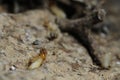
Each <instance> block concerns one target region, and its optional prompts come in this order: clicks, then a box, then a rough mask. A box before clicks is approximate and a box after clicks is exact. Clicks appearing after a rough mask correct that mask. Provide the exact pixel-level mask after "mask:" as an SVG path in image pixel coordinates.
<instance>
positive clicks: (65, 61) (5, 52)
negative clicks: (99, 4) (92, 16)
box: [0, 10, 120, 80]
mask: <svg viewBox="0 0 120 80" xmlns="http://www.w3.org/2000/svg"><path fill="white" fill-rule="evenodd" d="M111 17H112V16H110V17H109V19H111ZM46 21H48V22H49V23H50V25H51V26H50V27H49V28H48V27H46V26H45V23H46ZM51 29H52V31H56V32H57V38H56V39H53V40H51V41H50V40H48V37H49V36H50V32H51ZM111 34H112V35H116V34H113V33H111ZM93 35H94V36H93V37H94V39H95V40H96V43H97V44H99V47H100V50H101V51H103V52H104V53H106V54H107V53H111V54H112V57H111V63H110V66H111V67H110V69H108V70H101V69H98V67H97V66H95V65H93V63H92V60H91V58H90V56H89V55H88V53H87V51H86V49H85V48H84V47H83V46H82V45H81V44H80V43H78V42H77V41H76V40H75V39H74V38H73V37H72V36H70V35H69V34H67V33H62V32H60V30H59V28H58V26H57V25H56V24H55V17H54V16H53V15H52V14H51V13H50V12H49V11H47V10H33V11H28V12H25V13H19V14H7V13H1V14H0V80H120V44H119V43H120V39H119V36H118V35H117V36H116V37H113V36H111V35H109V36H106V37H104V36H101V35H96V34H93ZM36 40H37V41H38V42H37V45H34V44H33V43H34V42H35V41H36ZM41 47H44V48H46V50H47V52H48V54H47V57H46V60H45V62H44V63H43V64H42V66H40V67H39V68H37V69H34V70H28V69H27V68H28V66H27V65H28V62H29V60H30V58H32V57H33V56H35V55H37V54H38V53H39V50H40V48H41ZM103 56H104V55H103ZM101 59H102V58H101ZM14 68H15V69H14Z"/></svg>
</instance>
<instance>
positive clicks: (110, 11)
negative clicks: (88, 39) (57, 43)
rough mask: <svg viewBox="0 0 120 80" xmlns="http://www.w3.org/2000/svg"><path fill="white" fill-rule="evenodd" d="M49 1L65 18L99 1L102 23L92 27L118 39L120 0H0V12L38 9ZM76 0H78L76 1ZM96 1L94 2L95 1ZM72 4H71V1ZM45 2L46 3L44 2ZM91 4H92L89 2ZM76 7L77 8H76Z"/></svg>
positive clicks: (82, 13)
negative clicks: (101, 2) (102, 2)
mask: <svg viewBox="0 0 120 80" xmlns="http://www.w3.org/2000/svg"><path fill="white" fill-rule="evenodd" d="M48 1H50V2H56V4H57V5H58V6H59V7H60V8H62V9H63V10H64V11H65V13H66V14H67V18H70V19H75V18H82V17H84V16H86V15H87V14H89V12H90V11H92V10H94V9H95V8H98V7H99V5H100V3H99V2H100V1H104V4H103V5H102V6H100V7H101V8H103V9H105V11H106V13H107V14H106V18H105V20H104V23H101V24H98V25H96V26H95V27H94V28H93V31H94V32H96V33H101V32H102V33H104V34H106V35H108V34H112V35H114V36H115V38H117V39H119V36H120V27H119V26H120V23H119V22H120V15H119V14H120V0H0V12H9V13H19V12H24V11H28V10H32V9H39V8H41V7H43V6H46V4H47V3H48ZM77 1H80V3H78V2H77ZM94 1H95V2H98V3H96V4H95V2H94ZM70 2H71V3H72V4H71V3H70ZM45 3H46V4H45ZM91 3H92V4H93V5H92V6H91V5H90V4H91ZM76 7H78V8H76Z"/></svg>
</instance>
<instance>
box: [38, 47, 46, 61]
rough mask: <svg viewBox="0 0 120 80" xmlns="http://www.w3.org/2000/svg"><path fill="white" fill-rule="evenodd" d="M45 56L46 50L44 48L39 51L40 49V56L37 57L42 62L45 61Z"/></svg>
mask: <svg viewBox="0 0 120 80" xmlns="http://www.w3.org/2000/svg"><path fill="white" fill-rule="evenodd" d="M46 55H47V50H46V49H45V48H41V49H40V54H39V56H40V57H41V58H42V59H43V60H45V59H46Z"/></svg>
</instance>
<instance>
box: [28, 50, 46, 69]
mask: <svg viewBox="0 0 120 80" xmlns="http://www.w3.org/2000/svg"><path fill="white" fill-rule="evenodd" d="M46 55H47V50H46V49H45V48H41V49H40V53H39V54H38V55H37V56H34V57H33V58H31V59H30V61H29V63H28V69H36V68H38V67H40V66H41V65H42V64H43V62H44V61H45V59H46Z"/></svg>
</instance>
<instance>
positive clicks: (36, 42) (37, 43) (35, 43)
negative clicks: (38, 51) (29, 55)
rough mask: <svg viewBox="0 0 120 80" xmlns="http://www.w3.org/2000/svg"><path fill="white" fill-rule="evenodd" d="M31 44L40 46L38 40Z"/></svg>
mask: <svg viewBox="0 0 120 80" xmlns="http://www.w3.org/2000/svg"><path fill="white" fill-rule="evenodd" d="M32 44H33V45H39V44H40V41H39V40H35V41H34V42H33V43H32Z"/></svg>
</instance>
